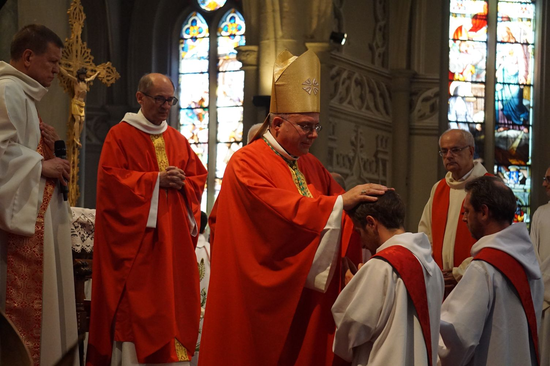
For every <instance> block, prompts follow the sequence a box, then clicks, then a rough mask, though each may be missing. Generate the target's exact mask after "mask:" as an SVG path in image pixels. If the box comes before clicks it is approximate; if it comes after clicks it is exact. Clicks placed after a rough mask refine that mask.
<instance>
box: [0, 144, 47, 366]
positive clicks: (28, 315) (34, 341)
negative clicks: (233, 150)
mask: <svg viewBox="0 0 550 366" xmlns="http://www.w3.org/2000/svg"><path fill="white" fill-rule="evenodd" d="M37 152H38V153H39V154H40V155H42V156H45V157H46V158H48V150H47V149H46V148H45V144H44V142H43V140H42V138H41V139H40V143H39V144H38V148H37ZM54 189H55V180H54V179H47V180H46V186H45V187H44V196H43V199H42V204H41V205H40V208H39V211H38V216H37V218H36V224H35V231H34V235H33V236H22V235H16V234H11V233H10V234H8V254H7V266H8V270H7V279H6V289H7V291H6V315H7V316H8V318H9V319H10V320H11V321H12V322H13V323H14V324H15V326H16V328H17V330H18V331H19V333H20V334H21V337H22V338H23V341H24V342H25V346H26V347H27V348H28V349H29V351H30V354H31V356H32V359H33V362H34V364H35V365H40V336H41V329H42V285H43V274H44V267H43V260H44V214H45V213H46V210H47V209H48V205H49V203H50V200H51V198H52V195H53V192H54Z"/></svg>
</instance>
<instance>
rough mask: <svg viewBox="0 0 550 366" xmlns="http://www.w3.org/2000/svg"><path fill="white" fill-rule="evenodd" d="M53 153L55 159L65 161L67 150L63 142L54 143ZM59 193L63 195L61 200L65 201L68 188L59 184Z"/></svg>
mask: <svg viewBox="0 0 550 366" xmlns="http://www.w3.org/2000/svg"><path fill="white" fill-rule="evenodd" d="M54 153H55V156H56V157H57V158H61V159H65V160H67V148H66V147H65V141H63V140H57V141H56V142H55V143H54ZM65 182H66V181H65ZM59 192H60V193H63V200H64V201H66V200H67V194H69V187H67V186H64V185H63V183H61V182H59Z"/></svg>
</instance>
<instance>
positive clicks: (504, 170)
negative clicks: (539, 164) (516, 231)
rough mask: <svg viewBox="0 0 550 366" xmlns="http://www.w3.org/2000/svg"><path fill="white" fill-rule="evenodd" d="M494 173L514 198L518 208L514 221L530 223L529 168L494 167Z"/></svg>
mask: <svg viewBox="0 0 550 366" xmlns="http://www.w3.org/2000/svg"><path fill="white" fill-rule="evenodd" d="M495 171H496V174H497V175H498V176H499V177H500V178H502V180H504V183H506V185H507V186H508V187H510V188H511V189H512V191H513V192H514V195H515V196H516V203H517V205H518V208H517V210H516V214H515V217H514V221H516V222H530V217H531V211H530V208H529V202H530V196H531V168H530V167H529V166H516V165H510V166H504V165H495Z"/></svg>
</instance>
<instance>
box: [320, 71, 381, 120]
mask: <svg viewBox="0 0 550 366" xmlns="http://www.w3.org/2000/svg"><path fill="white" fill-rule="evenodd" d="M330 88H331V96H330V99H331V102H335V103H337V104H339V105H343V106H347V107H352V109H355V110H357V111H361V112H368V113H370V114H373V115H375V116H378V117H380V118H383V119H388V118H390V117H391V98H390V92H389V90H388V88H387V87H386V85H385V84H384V83H382V82H380V81H378V80H375V79H373V78H371V77H369V76H367V75H361V74H359V73H356V72H353V71H351V70H347V69H344V68H342V67H340V66H335V67H333V68H332V70H331V72H330Z"/></svg>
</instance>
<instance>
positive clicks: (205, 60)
mask: <svg viewBox="0 0 550 366" xmlns="http://www.w3.org/2000/svg"><path fill="white" fill-rule="evenodd" d="M203 3H204V4H205V6H206V5H208V4H209V3H214V1H211V2H209V1H202V2H199V4H200V5H201V7H202V6H203V5H202V4H203ZM215 3H217V4H218V5H219V6H220V7H221V6H223V4H224V3H225V1H223V3H222V2H221V1H218V2H215ZM220 4H221V5H220ZM212 10H215V9H212ZM209 28H210V29H216V28H217V32H215V33H212V34H209ZM245 28H246V26H245V21H244V18H243V16H242V15H241V13H239V12H238V11H237V10H236V9H231V10H228V11H226V12H225V13H224V14H223V15H222V17H221V18H220V20H219V22H218V24H210V26H209V24H208V23H207V21H206V20H205V18H204V17H203V16H201V14H200V13H198V12H193V13H191V14H190V15H189V16H188V18H187V19H186V21H185V22H184V24H183V26H182V34H181V39H180V50H181V52H180V67H179V90H180V91H179V99H180V107H181V109H180V116H179V117H180V131H181V133H182V134H183V135H184V136H185V137H186V138H187V139H188V140H189V142H190V143H191V146H192V148H193V150H194V151H195V152H196V153H197V154H198V156H199V157H200V159H201V161H202V162H203V164H204V165H205V166H206V167H207V169H208V174H209V179H208V183H207V188H206V190H205V194H204V196H203V200H202V210H203V211H207V209H210V208H211V207H212V205H213V202H214V200H215V198H216V197H217V195H218V192H219V190H220V188H221V183H222V179H223V174H224V172H225V168H226V166H227V163H228V162H229V159H230V158H231V156H232V155H233V153H234V152H235V151H237V150H238V149H240V148H241V147H242V134H243V98H244V71H243V70H241V67H242V64H241V62H240V61H238V60H237V51H236V47H238V46H242V45H245V36H244V33H245ZM209 37H215V39H214V40H211V39H210V38H209ZM212 41H215V42H214V43H213V42H212ZM216 44H217V47H212V48H211V47H209V46H210V45H216ZM214 68H215V69H216V70H217V73H216V74H215V75H211V74H209V72H208V71H209V70H212V69H214ZM214 95H215V99H213V98H212V97H213V96H214ZM209 104H212V105H209ZM211 131H212V133H214V132H215V133H214V134H212V133H211ZM214 138H215V141H213V140H212V139H214ZM209 142H210V145H209ZM212 143H214V146H211V144H212ZM209 152H210V154H209Z"/></svg>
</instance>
